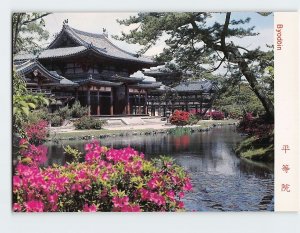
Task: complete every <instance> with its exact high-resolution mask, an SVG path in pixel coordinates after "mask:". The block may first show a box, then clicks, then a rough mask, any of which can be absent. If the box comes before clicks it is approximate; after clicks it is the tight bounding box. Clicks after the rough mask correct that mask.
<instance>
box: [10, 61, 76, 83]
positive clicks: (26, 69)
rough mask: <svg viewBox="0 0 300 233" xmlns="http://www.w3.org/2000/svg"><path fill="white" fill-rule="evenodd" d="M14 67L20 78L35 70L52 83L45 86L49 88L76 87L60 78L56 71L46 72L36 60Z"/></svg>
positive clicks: (69, 81)
mask: <svg viewBox="0 0 300 233" xmlns="http://www.w3.org/2000/svg"><path fill="white" fill-rule="evenodd" d="M15 67H16V71H17V73H19V74H20V75H21V76H23V75H26V74H28V73H30V72H33V71H35V70H37V71H38V72H39V73H40V74H42V75H43V76H45V77H48V78H51V79H52V80H53V81H54V82H53V83H48V84H45V85H49V86H51V85H69V86H70V85H77V84H76V83H74V82H72V81H71V80H68V79H66V78H65V77H63V76H60V75H59V74H58V73H57V72H56V71H49V70H47V69H46V68H45V67H44V66H43V65H42V64H41V63H39V62H38V61H37V60H28V61H26V62H23V63H21V64H19V65H16V66H15Z"/></svg>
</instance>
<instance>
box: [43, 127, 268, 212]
mask: <svg viewBox="0 0 300 233" xmlns="http://www.w3.org/2000/svg"><path fill="white" fill-rule="evenodd" d="M241 139H242V137H241V135H240V134H239V133H237V132H236V130H235V127H234V126H223V127H215V128H213V129H212V130H211V131H208V132H194V133H192V134H185V135H178V136H176V135H170V134H155V135H148V136H144V135H143V136H141V135H136V136H130V137H128V136H126V137H110V138H105V139H101V145H105V146H108V147H113V148H122V147H127V146H131V147H133V148H134V149H136V150H138V151H141V152H144V153H145V155H146V156H145V157H146V158H148V159H149V158H154V157H156V156H159V155H168V156H171V157H173V158H174V159H175V161H176V163H178V164H180V165H181V166H183V167H184V168H185V169H186V171H188V172H189V174H190V176H191V178H192V184H193V192H191V193H189V194H187V195H186V197H185V199H184V202H185V207H186V209H187V210H189V211H273V210H274V195H273V193H274V175H273V173H274V172H273V167H274V166H273V164H265V163H257V162H251V161H248V160H243V159H240V158H238V157H237V156H236V155H235V154H234V152H233V150H232V148H233V147H234V146H235V145H236V143H238V142H239V141H240V140H241ZM88 142H89V141H82V140H81V141H79V140H78V141H76V140H75V141H62V142H60V143H58V144H57V143H53V142H48V143H46V145H47V146H48V161H47V163H48V164H49V165H50V164H53V163H57V164H64V163H65V158H64V156H62V155H63V153H62V152H63V145H70V146H72V147H76V148H78V149H79V150H80V151H83V147H84V144H86V143H88Z"/></svg>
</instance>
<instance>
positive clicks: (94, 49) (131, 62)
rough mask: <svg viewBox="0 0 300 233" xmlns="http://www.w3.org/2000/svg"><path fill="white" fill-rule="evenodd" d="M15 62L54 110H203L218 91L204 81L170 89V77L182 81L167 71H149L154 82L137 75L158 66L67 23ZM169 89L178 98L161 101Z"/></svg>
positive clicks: (100, 112) (103, 113)
mask: <svg viewBox="0 0 300 233" xmlns="http://www.w3.org/2000/svg"><path fill="white" fill-rule="evenodd" d="M14 65H15V68H16V71H17V72H18V74H20V75H21V77H23V79H24V80H25V81H26V85H27V89H28V90H29V91H31V92H32V93H42V94H44V95H48V96H51V97H52V98H54V99H55V100H56V101H55V103H54V104H53V105H51V106H50V111H55V110H56V109H58V108H59V107H61V106H64V105H66V104H69V105H72V104H73V103H74V101H75V100H79V101H80V103H81V105H83V106H88V108H89V115H95V116H115V115H165V112H166V110H167V109H169V108H171V109H172V110H174V109H175V108H176V109H183V108H185V109H186V110H189V109H192V108H194V109H197V108H199V109H202V108H204V105H205V104H206V103H205V101H206V100H207V97H206V96H207V93H208V94H211V93H213V92H214V90H215V89H214V87H213V85H212V84H211V83H210V82H209V81H207V82H209V83H207V84H205V85H204V83H202V84H200V82H198V84H199V85H200V86H199V85H198V86H197V88H194V84H191V83H190V84H188V85H187V86H185V85H186V84H184V83H181V84H179V85H178V86H177V87H174V88H169V87H168V86H167V85H169V84H170V82H172V81H170V80H172V77H174V79H176V80H177V79H178V77H177V76H174V75H172V74H170V73H168V74H167V76H171V77H169V78H165V79H164V80H162V81H160V80H161V79H162V78H163V77H166V74H163V75H161V74H159V75H160V76H161V77H162V78H159V77H158V76H159V75H158V74H156V75H155V74H154V75H151V76H152V77H154V78H156V81H153V79H152V80H151V81H148V80H147V79H145V77H147V76H144V77H143V76H141V77H135V76H133V75H132V74H134V73H135V72H137V71H139V70H143V69H149V68H150V67H155V66H157V65H158V64H157V63H156V62H154V61H153V60H152V59H151V58H149V57H144V56H138V55H136V54H133V53H129V52H127V51H125V50H123V49H121V48H119V47H117V46H116V45H114V44H113V43H112V42H111V41H110V40H109V39H108V36H107V34H106V33H102V34H95V33H88V32H84V31H80V30H77V29H74V28H72V27H70V26H69V25H67V24H64V25H63V28H62V30H61V31H60V32H59V33H58V35H57V36H56V38H55V39H54V40H53V41H52V42H51V43H50V45H49V46H48V47H47V48H46V49H45V50H43V51H41V52H40V53H39V54H24V53H23V54H17V55H15V56H14ZM154 80H155V79H154ZM191 85H192V86H191ZM201 85H202V86H201ZM203 85H204V86H205V87H204V86H203ZM189 87H190V88H191V87H193V88H192V89H190V90H188V89H189ZM203 87H204V88H203ZM199 88H200V89H201V90H200V92H199ZM170 91H171V93H173V94H171V95H173V96H174V93H176V94H175V95H176V96H180V99H178V98H177V99H176V100H175V99H174V100H173V101H172V100H170V101H166V100H164V101H162V99H163V98H162V96H163V95H165V93H166V92H170ZM196 92H197V93H196Z"/></svg>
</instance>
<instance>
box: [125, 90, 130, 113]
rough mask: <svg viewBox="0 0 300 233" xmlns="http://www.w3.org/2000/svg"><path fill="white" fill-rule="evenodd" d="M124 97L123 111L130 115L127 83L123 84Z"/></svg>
mask: <svg viewBox="0 0 300 233" xmlns="http://www.w3.org/2000/svg"><path fill="white" fill-rule="evenodd" d="M125 99H126V107H125V113H126V114H127V115H130V101H129V89H128V86H127V85H126V86H125Z"/></svg>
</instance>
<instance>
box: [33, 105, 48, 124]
mask: <svg viewBox="0 0 300 233" xmlns="http://www.w3.org/2000/svg"><path fill="white" fill-rule="evenodd" d="M40 120H46V121H50V120H51V115H50V114H49V112H48V110H47V108H41V109H37V110H33V111H31V112H30V113H29V115H28V123H30V124H34V123H37V122H39V121H40Z"/></svg>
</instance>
